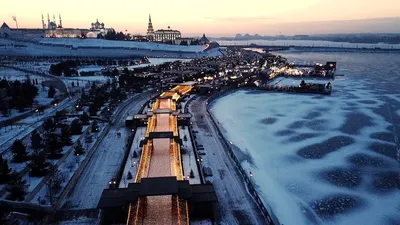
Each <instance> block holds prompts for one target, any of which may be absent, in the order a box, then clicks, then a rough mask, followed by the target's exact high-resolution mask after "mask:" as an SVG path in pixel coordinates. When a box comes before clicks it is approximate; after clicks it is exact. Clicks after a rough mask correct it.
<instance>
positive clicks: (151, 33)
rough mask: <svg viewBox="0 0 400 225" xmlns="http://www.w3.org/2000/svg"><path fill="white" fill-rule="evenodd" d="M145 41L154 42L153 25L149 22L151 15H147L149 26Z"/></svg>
mask: <svg viewBox="0 0 400 225" xmlns="http://www.w3.org/2000/svg"><path fill="white" fill-rule="evenodd" d="M147 39H149V40H150V41H153V40H154V29H153V23H152V22H151V15H150V14H149V24H148V26H147Z"/></svg>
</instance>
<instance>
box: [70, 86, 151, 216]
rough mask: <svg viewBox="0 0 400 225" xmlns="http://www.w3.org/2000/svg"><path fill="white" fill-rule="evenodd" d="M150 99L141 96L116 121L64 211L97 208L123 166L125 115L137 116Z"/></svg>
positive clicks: (125, 135) (127, 130)
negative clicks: (118, 133)
mask: <svg viewBox="0 0 400 225" xmlns="http://www.w3.org/2000/svg"><path fill="white" fill-rule="evenodd" d="M149 96H150V94H143V96H141V98H140V99H136V100H134V101H133V102H132V104H130V105H129V106H127V107H126V108H124V109H123V110H122V111H121V113H120V114H119V115H118V117H116V122H114V125H113V126H111V128H110V129H109V131H108V133H107V134H106V135H105V136H104V138H103V139H102V140H101V143H100V144H99V147H98V149H97V150H96V152H95V153H94V154H93V156H92V158H91V160H90V161H89V163H88V164H87V167H86V168H85V170H83V172H82V174H81V176H80V178H79V181H78V182H77V184H76V186H75V187H74V189H73V190H72V191H71V193H70V196H68V198H66V199H65V203H64V205H63V207H64V208H79V209H82V208H83V209H85V208H96V206H97V204H98V202H99V200H100V196H101V193H102V192H103V190H104V189H105V188H108V182H109V181H110V180H111V179H113V178H114V177H115V175H116V172H117V171H118V169H119V167H120V165H121V163H122V159H123V155H124V151H125V149H124V148H125V145H126V137H127V135H128V134H129V132H130V130H129V129H127V128H126V127H125V118H126V116H125V115H126V114H133V113H136V112H137V111H138V110H139V109H140V107H141V105H142V104H143V103H144V102H145V101H146V99H147V98H148V97H149ZM117 132H121V137H117Z"/></svg>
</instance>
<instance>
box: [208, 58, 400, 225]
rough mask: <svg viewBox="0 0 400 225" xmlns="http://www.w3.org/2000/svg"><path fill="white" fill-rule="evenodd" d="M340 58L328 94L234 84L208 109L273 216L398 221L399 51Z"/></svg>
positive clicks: (288, 220)
mask: <svg viewBox="0 0 400 225" xmlns="http://www.w3.org/2000/svg"><path fill="white" fill-rule="evenodd" d="M284 56H286V57H288V58H289V59H296V60H305V61H310V62H312V61H318V60H321V59H324V60H333V61H337V62H338V67H339V71H338V73H340V74H343V73H344V74H345V75H346V76H345V77H339V78H338V79H336V80H335V82H334V84H333V90H334V91H333V93H332V95H331V96H319V95H307V94H303V95H300V94H299V95H296V94H285V93H266V92H261V91H237V92H235V93H233V94H231V95H228V96H225V97H222V98H221V99H218V100H217V101H216V102H214V103H213V105H212V113H213V114H214V115H215V116H216V118H217V119H218V120H219V122H220V124H221V129H223V130H224V132H225V133H226V138H227V139H229V140H230V141H232V143H233V145H234V146H235V147H237V149H236V155H237V156H238V158H239V159H240V160H241V161H242V163H241V164H242V166H243V167H244V169H245V170H247V171H251V172H252V173H253V174H254V176H253V177H252V179H253V182H254V184H255V185H256V187H257V190H258V191H259V193H260V195H261V196H262V197H263V201H264V202H266V203H268V205H269V206H270V207H271V208H272V209H273V212H274V213H275V215H276V216H277V217H278V218H279V220H280V223H281V224H296V225H302V224H307V225H308V224H329V225H330V224H339V225H341V224H343V225H345V224H364V225H369V224H371V225H376V224H382V225H384V224H400V213H399V207H400V205H399V202H400V192H399V185H400V180H399V174H400V169H399V156H400V154H399V153H400V148H399V146H400V143H399V136H400V129H399V128H400V118H399V116H398V114H397V113H398V112H399V110H400V94H399V92H398V87H400V74H399V72H398V71H400V67H399V65H400V57H398V55H397V56H393V55H391V54H366V53H364V54H361V53H353V54H345V53H323V54H322V53H306V54H304V53H303V54H298V55H297V54H288V55H284Z"/></svg>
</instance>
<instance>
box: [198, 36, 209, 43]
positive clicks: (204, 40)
mask: <svg viewBox="0 0 400 225" xmlns="http://www.w3.org/2000/svg"><path fill="white" fill-rule="evenodd" d="M200 43H201V44H202V45H205V44H208V43H210V41H209V40H208V38H206V34H203V37H201V38H200Z"/></svg>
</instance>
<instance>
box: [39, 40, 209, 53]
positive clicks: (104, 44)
mask: <svg viewBox="0 0 400 225" xmlns="http://www.w3.org/2000/svg"><path fill="white" fill-rule="evenodd" d="M38 41H39V42H40V43H45V44H54V45H63V46H64V45H70V46H73V47H78V48H79V47H101V48H110V47H114V48H115V47H117V48H139V49H151V50H161V51H187V52H199V51H203V50H204V49H205V48H206V46H205V45H191V46H182V45H167V44H160V43H154V42H136V41H109V40H103V39H76V38H41V39H38Z"/></svg>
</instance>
